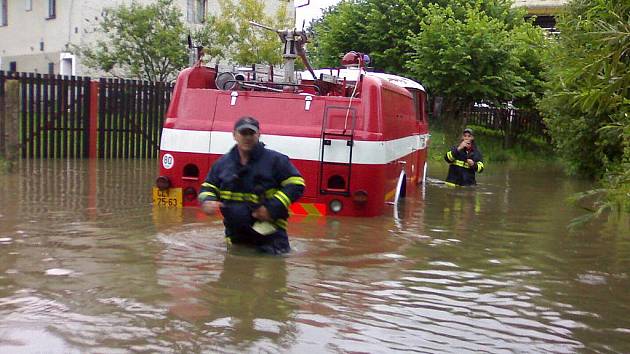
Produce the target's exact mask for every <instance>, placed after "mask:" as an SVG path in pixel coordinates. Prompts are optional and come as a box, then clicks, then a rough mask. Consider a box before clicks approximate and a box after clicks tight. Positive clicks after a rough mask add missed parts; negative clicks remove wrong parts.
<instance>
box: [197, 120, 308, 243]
mask: <svg viewBox="0 0 630 354" xmlns="http://www.w3.org/2000/svg"><path fill="white" fill-rule="evenodd" d="M232 134H233V136H234V140H235V141H236V145H235V146H234V147H233V148H232V149H231V150H230V151H229V152H228V153H227V154H225V155H223V156H222V157H221V158H220V159H219V160H217V161H216V162H215V163H214V164H213V165H212V168H211V169H210V171H209V172H208V176H207V177H206V180H205V182H204V183H203V184H202V185H201V190H200V193H199V197H198V199H199V203H200V205H201V208H202V210H203V211H204V212H205V213H206V214H208V215H210V214H214V213H215V212H216V210H217V209H220V210H221V214H223V224H224V225H225V236H226V241H227V242H228V244H230V243H245V244H251V245H254V246H256V248H257V249H258V250H260V251H262V252H265V253H270V254H282V253H287V252H289V251H290V249H291V248H290V246H289V237H288V235H287V232H286V227H287V218H288V217H289V206H290V205H291V203H293V202H295V201H296V200H297V199H298V198H300V197H301V196H302V194H303V193H304V188H305V184H304V178H302V176H301V175H300V172H299V171H298V170H297V169H296V168H295V167H294V166H293V164H292V163H291V162H290V161H289V158H288V157H287V156H285V155H283V154H281V153H279V152H276V151H273V150H269V149H266V148H265V146H264V145H263V144H262V143H261V142H259V138H260V124H259V123H258V121H257V120H256V119H254V118H252V117H242V118H240V119H239V120H238V121H237V122H236V123H235V124H234V131H233V133H232Z"/></svg>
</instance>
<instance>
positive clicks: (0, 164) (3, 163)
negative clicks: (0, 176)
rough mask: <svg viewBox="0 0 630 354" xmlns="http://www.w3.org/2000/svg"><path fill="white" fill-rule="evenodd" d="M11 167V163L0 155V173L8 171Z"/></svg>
mask: <svg viewBox="0 0 630 354" xmlns="http://www.w3.org/2000/svg"><path fill="white" fill-rule="evenodd" d="M10 168H11V163H10V162H9V161H7V160H5V159H3V158H1V157H0V173H5V172H8V171H9V170H10Z"/></svg>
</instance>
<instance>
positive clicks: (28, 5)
mask: <svg viewBox="0 0 630 354" xmlns="http://www.w3.org/2000/svg"><path fill="white" fill-rule="evenodd" d="M24 10H26V11H32V10H33V0H24Z"/></svg>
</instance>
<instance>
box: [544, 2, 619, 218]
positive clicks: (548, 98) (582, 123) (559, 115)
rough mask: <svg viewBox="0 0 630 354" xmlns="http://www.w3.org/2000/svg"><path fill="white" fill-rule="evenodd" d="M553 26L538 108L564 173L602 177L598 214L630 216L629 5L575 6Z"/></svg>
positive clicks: (603, 3) (601, 3)
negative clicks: (557, 32) (552, 44)
mask: <svg viewBox="0 0 630 354" xmlns="http://www.w3.org/2000/svg"><path fill="white" fill-rule="evenodd" d="M557 26H558V28H559V30H560V32H561V35H560V37H559V38H558V40H557V44H556V46H555V47H554V48H553V50H552V51H551V52H550V57H549V59H548V61H549V63H550V67H549V69H548V71H547V75H548V76H549V81H548V86H547V90H546V92H545V96H544V98H543V99H542V101H541V102H540V105H539V107H540V109H541V110H542V112H543V113H544V115H545V122H546V124H547V126H548V127H549V130H550V134H551V136H552V138H553V141H554V144H555V146H556V148H557V150H558V151H559V152H560V154H561V155H562V156H563V157H564V161H566V163H567V165H568V167H569V170H570V171H572V172H574V173H578V174H581V175H586V176H590V177H595V178H598V177H602V176H603V178H602V185H603V189H602V190H601V191H604V192H605V194H606V195H607V201H606V202H602V203H601V204H600V208H599V211H601V210H603V209H605V208H612V207H614V206H616V208H618V209H619V210H623V209H624V208H625V210H626V211H630V203H629V202H628V193H630V113H629V108H630V4H629V3H628V2H627V1H623V0H574V1H572V2H570V3H569V5H568V6H567V9H566V11H565V14H564V15H563V16H561V17H560V19H559V21H558V25H557Z"/></svg>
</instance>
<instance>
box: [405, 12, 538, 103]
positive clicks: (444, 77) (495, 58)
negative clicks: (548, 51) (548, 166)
mask: <svg viewBox="0 0 630 354" xmlns="http://www.w3.org/2000/svg"><path fill="white" fill-rule="evenodd" d="M496 4H497V9H495V11H491V9H492V8H489V4H488V3H485V2H482V1H478V2H475V3H469V2H461V3H458V2H457V1H455V2H453V5H450V4H449V5H447V6H446V7H443V6H439V5H437V4H432V5H429V6H428V7H427V8H426V9H425V14H426V16H425V18H424V19H423V20H422V23H421V29H422V31H421V32H420V33H418V34H417V35H414V36H411V37H410V38H409V44H410V45H411V47H412V48H413V51H412V53H411V60H410V61H409V62H408V63H407V68H408V69H409V70H410V71H411V72H412V73H413V75H414V77H416V78H418V79H419V80H422V82H423V83H424V84H425V85H426V86H427V87H428V88H429V90H430V91H431V93H432V94H433V95H438V96H443V97H444V100H445V106H446V108H447V110H450V111H455V112H457V111H458V110H461V109H463V108H465V107H468V106H470V105H471V104H473V103H474V102H479V101H486V102H491V103H493V104H494V105H497V106H498V105H502V104H505V103H507V102H508V101H514V100H520V102H522V103H527V102H529V105H531V104H532V103H533V98H534V97H536V96H537V95H539V94H540V92H541V91H542V85H541V82H542V81H541V78H540V75H541V71H542V70H541V66H542V63H541V60H540V59H538V57H539V56H540V51H542V50H543V49H544V46H545V40H544V37H543V35H542V32H541V30H540V29H536V28H534V27H532V26H531V25H530V24H529V23H525V22H524V21H523V20H520V21H518V20H517V19H516V18H514V16H513V15H512V13H513V12H511V11H509V10H508V9H505V5H504V4H503V3H501V2H498V3H496ZM484 5H485V6H484ZM521 15H522V14H521ZM518 18H522V17H520V16H519V17H518ZM524 106H526V104H525V105H524Z"/></svg>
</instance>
